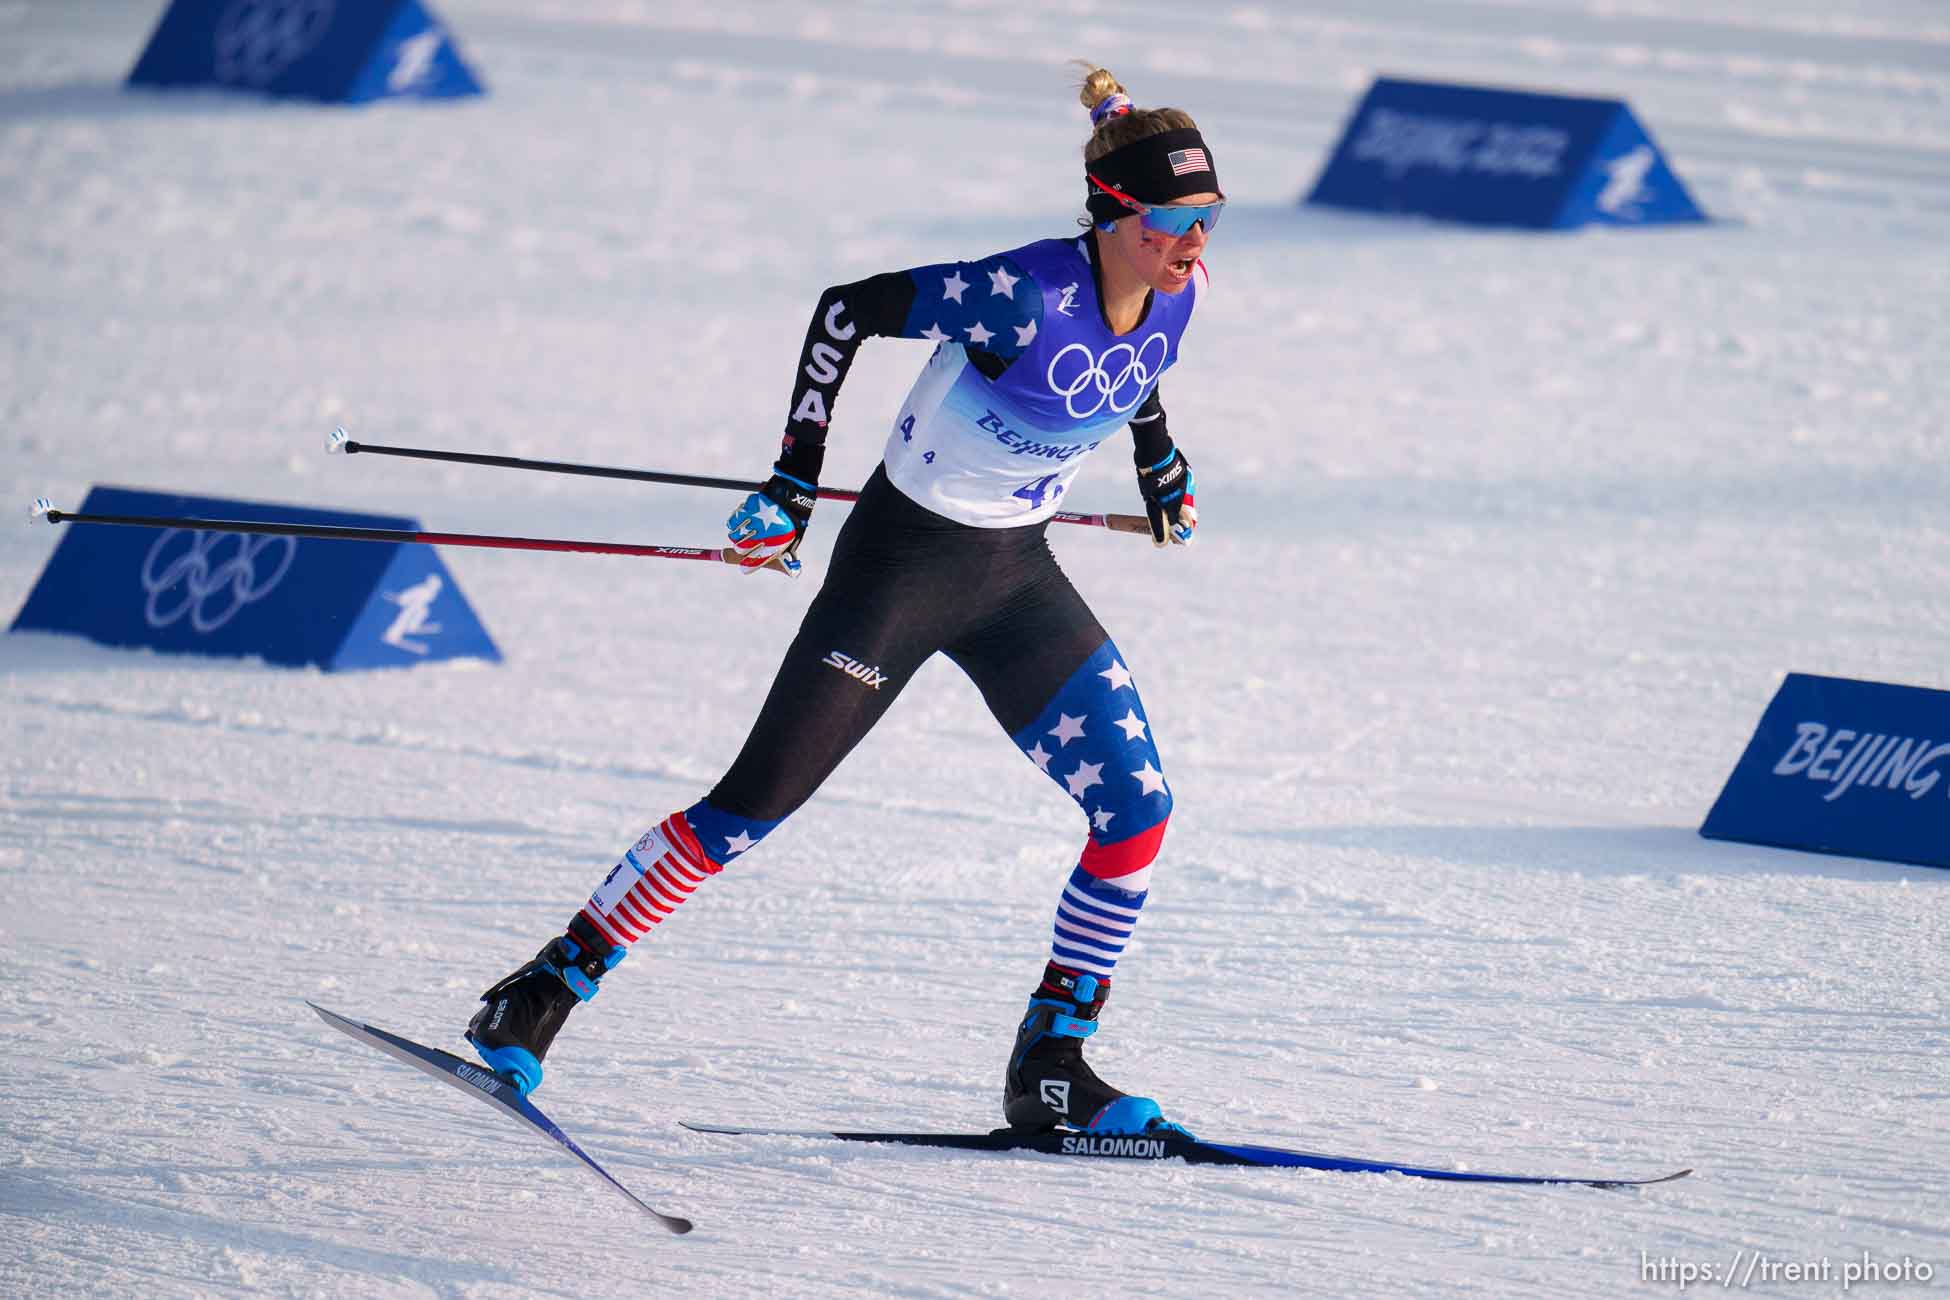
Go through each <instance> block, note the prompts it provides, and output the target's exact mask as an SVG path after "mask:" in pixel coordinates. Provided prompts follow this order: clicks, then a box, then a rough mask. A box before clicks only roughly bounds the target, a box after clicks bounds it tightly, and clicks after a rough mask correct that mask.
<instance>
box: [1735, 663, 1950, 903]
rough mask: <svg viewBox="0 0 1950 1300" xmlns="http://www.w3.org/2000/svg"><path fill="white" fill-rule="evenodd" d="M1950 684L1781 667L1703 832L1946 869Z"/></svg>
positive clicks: (1948, 862)
mask: <svg viewBox="0 0 1950 1300" xmlns="http://www.w3.org/2000/svg"><path fill="white" fill-rule="evenodd" d="M1947 774H1950V691H1938V690H1930V689H1927V688H1925V687H1920V686H1892V685H1889V684H1888V683H1885V682H1862V681H1854V680H1851V679H1849V678H1846V677H1817V676H1813V675H1811V674H1807V673H1789V674H1788V676H1787V679H1786V680H1785V681H1783V682H1782V683H1781V688H1780V690H1779V691H1778V692H1776V693H1775V696H1774V699H1773V701H1772V702H1771V703H1770V704H1769V705H1768V706H1767V712H1766V713H1765V714H1763V715H1762V717H1761V720H1760V726H1759V727H1758V728H1757V729H1756V730H1755V732H1754V735H1753V739H1752V740H1750V741H1748V743H1747V750H1746V753H1744V754H1743V755H1742V756H1741V758H1740V762H1739V763H1738V765H1736V766H1735V768H1734V769H1733V775H1731V776H1730V777H1728V778H1727V783H1726V788H1725V789H1723V790H1722V791H1721V792H1720V798H1719V800H1718V801H1717V802H1715V803H1714V805H1713V810H1712V811H1711V812H1710V813H1708V814H1707V817H1706V822H1705V824H1704V825H1702V826H1701V827H1700V834H1702V835H1704V836H1706V837H1707V838H1708V839H1716V840H1742V841H1745V842H1747V843H1749V844H1769V845H1775V846H1778V847H1781V848H1790V849H1806V850H1808V851H1809V852H1812V853H1845V854H1849V855H1850V856H1853V857H1863V858H1882V859H1885V860H1887V861H1890V862H1913V863H1916V864H1917V865H1919V866H1931V867H1950V797H1946V795H1945V790H1946V788H1950V782H1946V781H1945V776H1946V775H1947Z"/></svg>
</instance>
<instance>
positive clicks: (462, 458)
mask: <svg viewBox="0 0 1950 1300" xmlns="http://www.w3.org/2000/svg"><path fill="white" fill-rule="evenodd" d="M325 449H326V450H327V451H336V452H344V453H346V454H347V455H354V454H357V453H359V452H368V453H371V454H373V455H377V456H406V457H411V458H412V459H415V460H439V461H447V462H449V463H451V464H459V465H491V466H494V467H496V468H499V469H526V470H538V471H540V472H542V473H545V474H582V475H586V476H588V477H590V478H621V479H630V480H632V481H634V482H638V483H670V484H674V485H676V486H678V487H702V488H725V489H728V490H730V491H733V492H756V491H757V490H758V488H759V484H757V483H747V482H745V481H744V480H743V479H735V478H712V477H710V476H708V475H704V474H671V473H666V472H664V471H662V470H654V469H623V468H619V467H615V466H609V465H577V464H574V463H571V462H568V461H559V460H526V459H523V458H522V457H520V456H493V455H489V454H487V453H485V452H475V451H436V450H433V449H431V448H427V447H382V446H379V445H378V444H376V443H370V442H357V441H354V440H353V439H352V438H351V437H349V436H347V434H346V432H345V430H344V429H343V428H341V429H336V430H334V431H333V433H332V436H331V437H330V438H329V439H327V440H326V444H325ZM819 499H820V500H821V501H849V502H851V501H858V500H859V499H860V494H859V493H858V492H849V491H847V490H846V489H845V488H824V487H823V488H820V489H819ZM1050 518H1051V519H1053V520H1054V521H1056V522H1057V523H1059V524H1083V525H1086V526H1088V527H1091V528H1108V529H1110V530H1111V531H1112V532H1114V533H1142V534H1144V535H1145V536H1146V537H1149V536H1150V535H1151V525H1150V524H1149V523H1148V522H1146V520H1145V518H1144V516H1143V515H1088V514H1079V513H1077V512H1076V511H1074V510H1059V511H1057V512H1056V513H1055V514H1054V515H1051V516H1050Z"/></svg>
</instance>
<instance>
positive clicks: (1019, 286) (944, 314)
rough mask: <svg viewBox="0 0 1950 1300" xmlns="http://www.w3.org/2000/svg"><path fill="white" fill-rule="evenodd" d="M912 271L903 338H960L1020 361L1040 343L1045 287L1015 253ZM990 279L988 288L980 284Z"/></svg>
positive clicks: (990, 351) (909, 274) (948, 340)
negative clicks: (911, 296)
mask: <svg viewBox="0 0 1950 1300" xmlns="http://www.w3.org/2000/svg"><path fill="white" fill-rule="evenodd" d="M907 275H908V277H909V279H911V280H912V281H913V284H914V302H913V305H912V306H911V307H909V308H908V313H907V320H906V323H905V325H904V326H903V327H902V329H901V331H900V333H901V337H903V338H910V339H927V340H929V341H931V342H934V343H949V342H955V341H959V342H961V343H963V344H965V345H966V346H968V347H970V348H979V349H980V350H982V351H983V352H987V353H990V354H992V355H995V356H998V357H1002V358H1003V359H1005V360H1014V359H1015V358H1017V357H1019V356H1021V355H1022V354H1023V353H1024V352H1026V351H1028V350H1029V349H1030V348H1031V347H1033V346H1034V345H1035V343H1036V336H1037V332H1038V324H1037V322H1038V321H1039V320H1040V319H1041V318H1042V314H1043V291H1042V288H1041V286H1040V285H1038V283H1037V282H1036V279H1035V277H1033V276H1031V275H1030V274H1029V273H1028V272H1027V271H1025V270H1024V269H1023V268H1022V267H1021V266H1020V265H1019V264H1017V263H1016V262H1014V261H1012V260H1011V259H1010V258H1008V257H1006V256H997V257H987V258H983V259H982V260H981V261H978V262H943V263H940V264H938V265H935V266H920V267H915V268H913V269H912V270H910V271H908V272H907ZM984 284H986V285H987V286H988V291H987V292H986V293H984V292H983V291H982V289H981V287H980V286H982V285H984ZM937 286H938V288H937Z"/></svg>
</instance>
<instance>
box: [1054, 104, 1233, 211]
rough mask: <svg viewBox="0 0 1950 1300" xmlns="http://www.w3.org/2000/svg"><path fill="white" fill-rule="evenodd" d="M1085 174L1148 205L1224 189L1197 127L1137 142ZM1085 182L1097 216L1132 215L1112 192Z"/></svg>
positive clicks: (1090, 206)
mask: <svg viewBox="0 0 1950 1300" xmlns="http://www.w3.org/2000/svg"><path fill="white" fill-rule="evenodd" d="M1084 172H1085V174H1086V175H1089V176H1095V177H1096V178H1097V179H1098V180H1100V181H1102V182H1103V183H1104V184H1106V185H1108V186H1110V187H1111V188H1112V189H1114V190H1117V191H1118V192H1120V193H1123V194H1128V195H1130V196H1131V197H1132V198H1133V199H1135V200H1137V201H1138V202H1139V203H1142V204H1144V205H1145V206H1146V207H1155V206H1157V205H1158V204H1161V203H1169V202H1171V201H1172V200H1173V199H1182V198H1184V197H1185V196H1186V195H1187V194H1222V193H1224V191H1222V190H1221V189H1220V188H1219V173H1218V172H1217V171H1215V170H1214V169H1213V166H1212V151H1211V150H1210V149H1208V148H1206V147H1205V138H1204V137H1203V136H1201V135H1200V134H1199V133H1198V128H1196V127H1189V126H1188V127H1183V128H1180V129H1179V130H1176V131H1162V132H1160V133H1158V134H1157V135H1147V136H1145V137H1143V138H1142V139H1138V140H1133V141H1131V143H1129V144H1127V145H1122V146H1120V147H1118V148H1116V149H1113V150H1111V151H1110V152H1109V153H1107V154H1105V155H1104V156H1103V157H1101V158H1099V159H1097V161H1095V162H1093V163H1088V164H1086V165H1085V166H1084ZM1084 184H1085V186H1086V187H1087V188H1088V190H1089V192H1090V193H1089V198H1088V199H1087V200H1086V202H1085V204H1084V206H1085V207H1086V208H1087V209H1089V212H1090V216H1091V218H1092V219H1093V220H1096V221H1115V220H1117V219H1118V218H1119V217H1128V216H1130V215H1131V210H1130V209H1129V208H1127V207H1125V206H1124V205H1123V204H1122V203H1119V202H1118V201H1117V200H1116V199H1114V198H1112V197H1111V196H1110V195H1108V194H1105V193H1102V192H1101V191H1099V190H1098V189H1097V187H1096V186H1094V185H1091V184H1090V183H1089V182H1088V181H1086V182H1084Z"/></svg>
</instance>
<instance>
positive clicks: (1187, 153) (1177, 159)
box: [1165, 149, 1212, 176]
mask: <svg viewBox="0 0 1950 1300" xmlns="http://www.w3.org/2000/svg"><path fill="white" fill-rule="evenodd" d="M1165 161H1166V162H1168V163H1170V164H1171V174H1172V175H1173V176H1183V175H1184V174H1185V173H1187V172H1209V171H1211V170H1212V164H1211V163H1209V162H1207V161H1206V160H1205V150H1203V149H1173V150H1172V151H1171V152H1170V153H1168V154H1166V155H1165Z"/></svg>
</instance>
